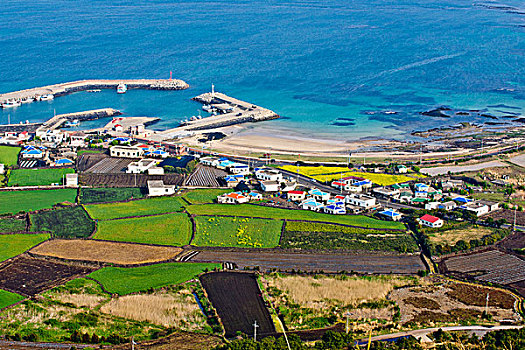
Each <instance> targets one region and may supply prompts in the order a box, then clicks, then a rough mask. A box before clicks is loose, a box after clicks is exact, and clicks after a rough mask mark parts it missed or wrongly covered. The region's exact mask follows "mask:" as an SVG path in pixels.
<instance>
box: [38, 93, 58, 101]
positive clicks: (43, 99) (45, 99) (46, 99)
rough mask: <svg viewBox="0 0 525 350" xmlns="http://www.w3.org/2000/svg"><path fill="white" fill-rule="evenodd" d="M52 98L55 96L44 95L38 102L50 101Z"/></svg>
mask: <svg viewBox="0 0 525 350" xmlns="http://www.w3.org/2000/svg"><path fill="white" fill-rule="evenodd" d="M54 98H55V96H53V94H46V95H42V96H40V98H39V100H40V101H51V100H52V99H54Z"/></svg>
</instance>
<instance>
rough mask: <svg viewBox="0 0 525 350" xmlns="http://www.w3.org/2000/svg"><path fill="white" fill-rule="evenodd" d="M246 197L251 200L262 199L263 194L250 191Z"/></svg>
mask: <svg viewBox="0 0 525 350" xmlns="http://www.w3.org/2000/svg"><path fill="white" fill-rule="evenodd" d="M248 198H250V200H251V201H260V200H262V199H263V196H262V194H260V193H258V192H250V193H248Z"/></svg>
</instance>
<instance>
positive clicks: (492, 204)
mask: <svg viewBox="0 0 525 350" xmlns="http://www.w3.org/2000/svg"><path fill="white" fill-rule="evenodd" d="M477 202H479V203H481V204H484V205H486V206H488V207H489V211H494V210H498V209H499V203H498V202H492V201H486V200H479V201H477Z"/></svg>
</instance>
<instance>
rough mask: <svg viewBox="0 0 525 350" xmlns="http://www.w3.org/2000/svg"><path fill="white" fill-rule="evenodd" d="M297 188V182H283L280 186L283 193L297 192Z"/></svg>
mask: <svg viewBox="0 0 525 350" xmlns="http://www.w3.org/2000/svg"><path fill="white" fill-rule="evenodd" d="M296 187H297V182H295V180H292V181H289V180H286V181H281V184H280V189H281V191H282V192H288V191H293V190H295V188H296Z"/></svg>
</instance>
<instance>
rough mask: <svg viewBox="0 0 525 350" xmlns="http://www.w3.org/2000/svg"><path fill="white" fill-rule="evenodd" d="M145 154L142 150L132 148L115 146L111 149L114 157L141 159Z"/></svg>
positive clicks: (110, 152) (110, 151)
mask: <svg viewBox="0 0 525 350" xmlns="http://www.w3.org/2000/svg"><path fill="white" fill-rule="evenodd" d="M143 153H144V151H143V150H142V148H139V147H132V146H113V147H111V148H110V149H109V154H110V155H111V156H112V157H121V158H140V157H141V156H142V154H143Z"/></svg>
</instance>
